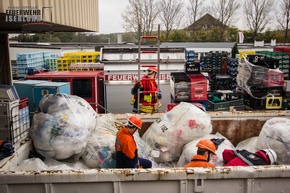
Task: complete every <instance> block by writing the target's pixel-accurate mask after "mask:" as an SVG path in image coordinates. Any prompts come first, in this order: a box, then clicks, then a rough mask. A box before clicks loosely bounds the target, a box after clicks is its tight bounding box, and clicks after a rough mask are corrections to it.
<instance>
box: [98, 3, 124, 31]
mask: <svg viewBox="0 0 290 193" xmlns="http://www.w3.org/2000/svg"><path fill="white" fill-rule="evenodd" d="M128 4H129V1H128V0H99V34H109V33H121V32H125V29H123V27H122V17H121V14H122V12H123V11H124V10H125V9H126V6H127V5H128Z"/></svg>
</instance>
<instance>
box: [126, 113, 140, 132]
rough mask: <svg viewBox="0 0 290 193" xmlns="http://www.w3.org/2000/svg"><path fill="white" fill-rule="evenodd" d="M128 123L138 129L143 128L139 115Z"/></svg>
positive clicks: (129, 119)
mask: <svg viewBox="0 0 290 193" xmlns="http://www.w3.org/2000/svg"><path fill="white" fill-rule="evenodd" d="M128 123H129V125H130V124H131V125H134V126H136V127H137V128H138V129H141V127H142V119H141V118H140V117H138V116H137V115H133V116H131V117H129V118H128Z"/></svg>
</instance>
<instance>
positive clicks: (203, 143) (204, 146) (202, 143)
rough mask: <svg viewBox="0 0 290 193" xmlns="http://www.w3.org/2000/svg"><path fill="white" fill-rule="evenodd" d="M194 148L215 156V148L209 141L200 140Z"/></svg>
mask: <svg viewBox="0 0 290 193" xmlns="http://www.w3.org/2000/svg"><path fill="white" fill-rule="evenodd" d="M196 147H198V148H201V149H206V150H208V151H210V152H212V153H213V154H215V151H216V147H215V144H214V143H213V142H212V141H211V140H210V139H201V140H199V142H198V143H197V144H196Z"/></svg>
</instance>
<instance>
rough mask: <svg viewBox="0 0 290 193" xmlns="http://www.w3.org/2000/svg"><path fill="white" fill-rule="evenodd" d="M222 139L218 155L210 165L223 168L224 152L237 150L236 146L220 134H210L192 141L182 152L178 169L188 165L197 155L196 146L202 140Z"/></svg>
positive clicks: (217, 151)
mask: <svg viewBox="0 0 290 193" xmlns="http://www.w3.org/2000/svg"><path fill="white" fill-rule="evenodd" d="M213 138H214V139H221V141H222V142H221V143H220V144H219V145H218V148H217V150H216V155H214V156H213V157H212V159H211V160H210V163H213V164H215V165H216V166H223V165H225V164H224V160H223V155H222V153H223V151H224V150H225V149H235V146H234V145H233V144H232V143H231V142H230V141H229V140H228V139H227V138H226V137H224V136H222V135H221V134H219V133H216V134H215V135H213V134H209V135H205V136H203V137H200V138H196V139H194V140H192V141H191V142H189V143H187V144H186V145H185V146H184V148H183V151H182V154H181V156H180V158H179V160H178V162H177V166H178V167H183V166H184V165H186V164H188V163H189V162H190V161H191V160H192V157H193V156H195V155H196V152H197V147H196V144H197V143H198V142H199V140H201V139H213Z"/></svg>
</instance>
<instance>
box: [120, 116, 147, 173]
mask: <svg viewBox="0 0 290 193" xmlns="http://www.w3.org/2000/svg"><path fill="white" fill-rule="evenodd" d="M141 127H142V120H141V118H140V117H139V116H137V115H133V116H131V117H129V118H128V121H127V123H126V124H125V125H124V126H123V127H122V129H120V130H119V131H118V132H117V134H116V142H115V150H116V167H117V168H151V167H152V162H151V161H150V160H148V159H144V158H140V157H138V149H137V145H136V142H135V140H134V136H133V134H134V133H135V132H136V131H137V129H141Z"/></svg>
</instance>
